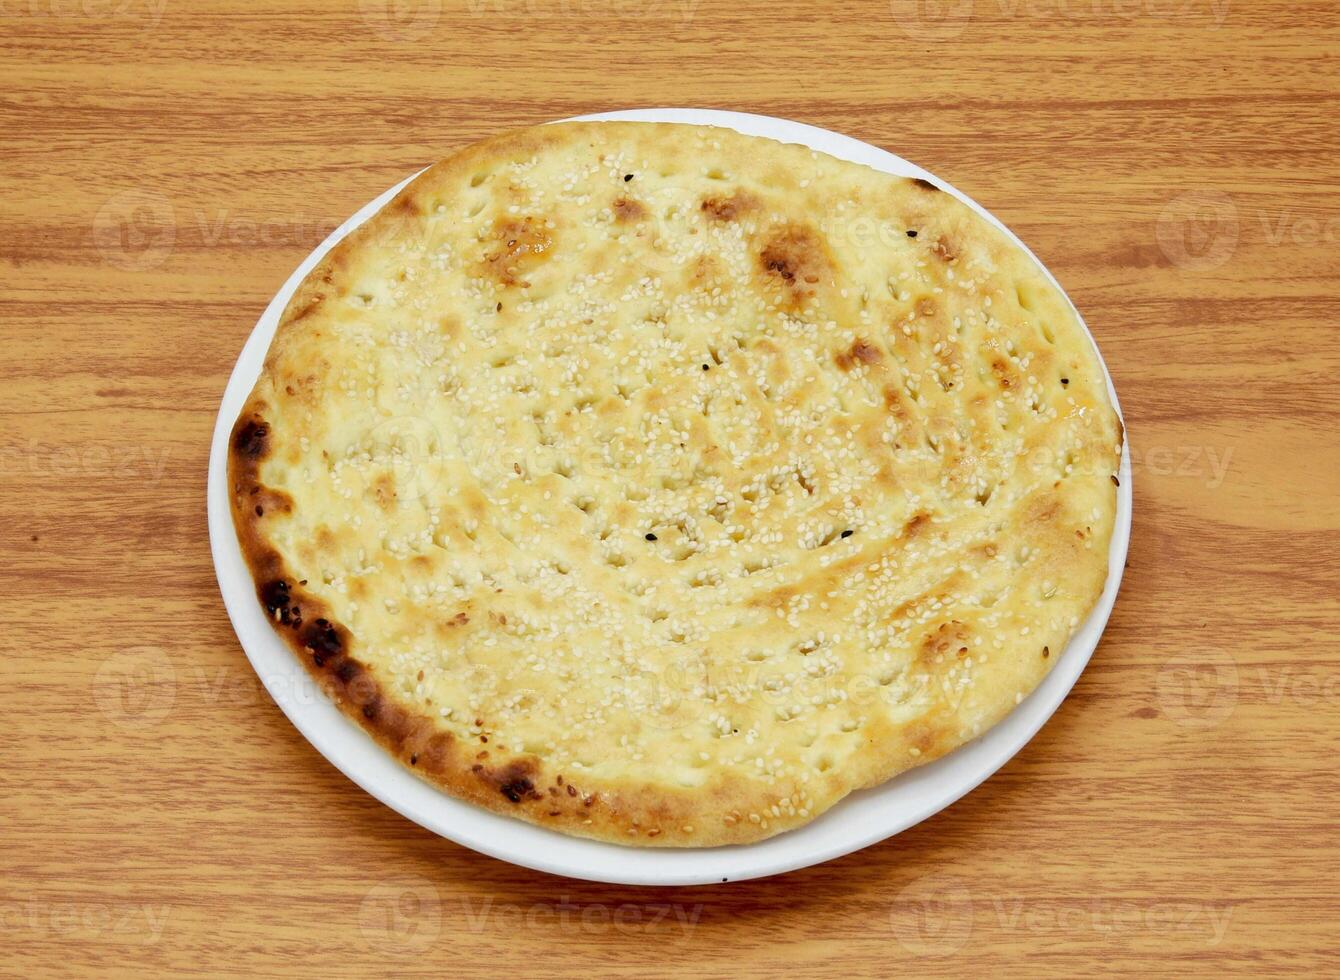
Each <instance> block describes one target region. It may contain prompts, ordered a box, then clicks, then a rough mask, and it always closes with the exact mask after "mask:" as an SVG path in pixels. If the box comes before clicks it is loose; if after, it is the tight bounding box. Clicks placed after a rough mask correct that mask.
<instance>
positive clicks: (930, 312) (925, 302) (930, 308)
mask: <svg viewBox="0 0 1340 980" xmlns="http://www.w3.org/2000/svg"><path fill="white" fill-rule="evenodd" d="M935 312H936V306H935V300H933V299H931V298H930V297H929V296H923V297H922V298H921V299H919V300H917V315H919V316H926V317H930V316H935Z"/></svg>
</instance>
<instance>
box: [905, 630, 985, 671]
mask: <svg viewBox="0 0 1340 980" xmlns="http://www.w3.org/2000/svg"><path fill="white" fill-rule="evenodd" d="M971 644H972V633H971V631H970V630H969V629H968V627H967V626H966V625H965V624H964V623H962V622H961V621H959V620H957V619H951V620H949V621H948V622H944V623H941V624H940V625H939V626H937V627H936V628H935V629H933V630H930V631H929V632H928V633H926V635H925V636H923V637H922V638H921V646H920V648H919V650H918V652H917V659H918V660H920V661H921V663H922V664H923V665H925V666H930V665H932V664H935V663H937V662H938V663H943V662H944V660H945V659H946V658H950V657H952V658H953V659H955V660H962V659H963V658H964V657H966V656H967V655H968V649H969V647H970V646H971Z"/></svg>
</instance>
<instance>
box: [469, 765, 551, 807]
mask: <svg viewBox="0 0 1340 980" xmlns="http://www.w3.org/2000/svg"><path fill="white" fill-rule="evenodd" d="M473 768H474V771H475V772H476V773H477V774H478V775H479V777H480V778H481V779H483V780H485V781H486V782H489V783H491V784H492V785H493V786H495V787H496V788H497V790H498V792H500V793H501V794H502V795H503V796H505V797H507V799H508V800H510V801H511V802H513V803H520V802H521V801H523V800H539V799H543V798H544V797H543V794H541V793H540V791H539V790H538V789H536V788H535V776H536V773H537V771H538V770H537V766H536V764H535V762H534V760H532V759H516V760H514V761H512V762H509V763H508V764H507V765H505V766H503V767H502V768H501V769H498V768H492V767H489V766H475V767H473Z"/></svg>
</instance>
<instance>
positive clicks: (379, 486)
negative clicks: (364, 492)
mask: <svg viewBox="0 0 1340 980" xmlns="http://www.w3.org/2000/svg"><path fill="white" fill-rule="evenodd" d="M372 495H373V496H374V497H375V498H376V500H377V506H378V507H380V508H381V509H382V510H390V509H391V508H392V507H393V506H395V502H396V491H395V480H393V479H392V478H391V474H389V473H381V474H379V475H378V476H377V479H376V480H374V481H373V484H372Z"/></svg>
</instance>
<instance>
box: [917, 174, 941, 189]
mask: <svg viewBox="0 0 1340 980" xmlns="http://www.w3.org/2000/svg"><path fill="white" fill-rule="evenodd" d="M912 183H913V185H914V186H916V187H920V188H921V189H922V190H923V191H936V192H938V191H939V190H940V188H938V187H936V186H935V185H934V184H932V183H931V182H930V181H929V180H926V179H924V178H922V177H913V178H912Z"/></svg>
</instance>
